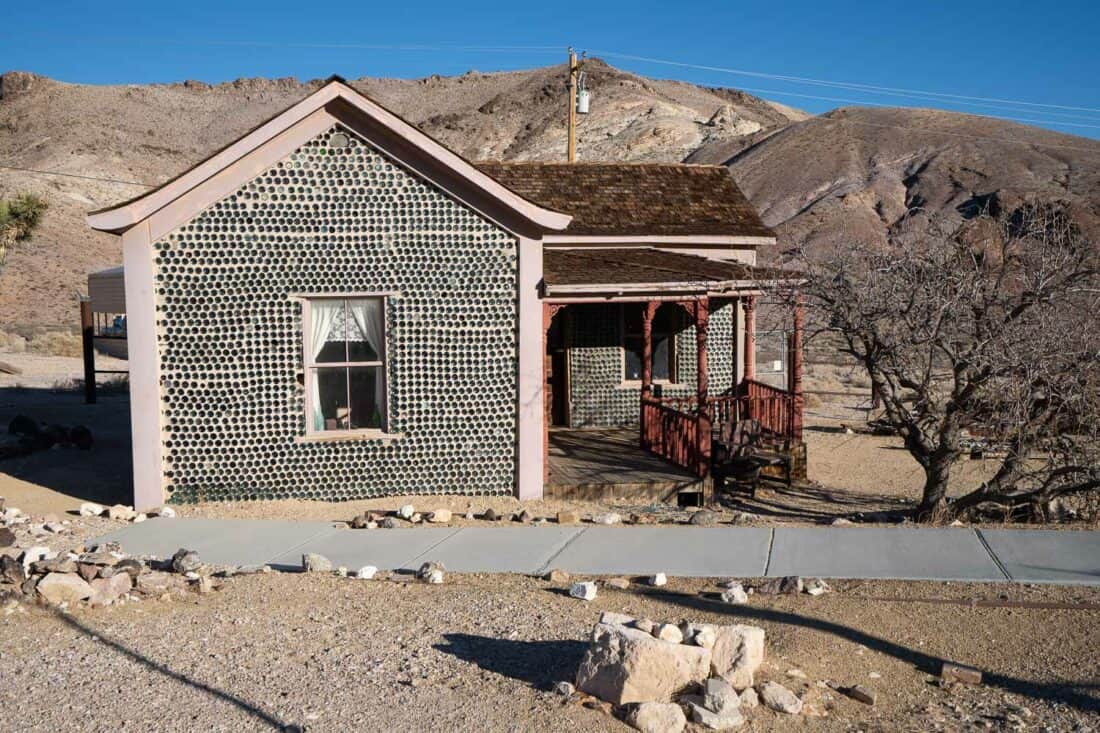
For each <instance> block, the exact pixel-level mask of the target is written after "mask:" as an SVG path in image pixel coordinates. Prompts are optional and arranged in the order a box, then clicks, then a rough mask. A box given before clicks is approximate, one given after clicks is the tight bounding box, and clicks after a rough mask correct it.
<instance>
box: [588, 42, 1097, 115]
mask: <svg viewBox="0 0 1100 733" xmlns="http://www.w3.org/2000/svg"><path fill="white" fill-rule="evenodd" d="M589 50H590V51H591V53H595V54H599V55H601V56H610V57H612V58H620V59H629V60H632V61H644V62H647V63H651V64H663V65H665V66H679V67H682V68H687V69H700V70H703V71H718V72H722V73H725V74H736V75H738V76H754V77H759V78H763V79H778V80H780V81H789V82H797V83H800V84H816V85H819V86H831V87H841V88H849V89H861V90H864V91H869V92H878V93H883V94H895V95H900V96H913V95H926V96H929V97H940V98H945V99H961V100H971V101H977V102H996V103H1003V104H1020V105H1025V106H1028V107H1044V108H1048V109H1065V110H1071V111H1076V112H1097V113H1100V109H1097V108H1094V107H1074V106H1069V105H1064V104H1047V103H1043V102H1029V101H1027V100H1022V99H998V98H996V97H974V96H969V95H965V94H948V93H945V92H929V91H922V90H919V89H904V88H901V87H884V86H876V85H874V84H859V83H856V82H839V81H830V80H827V79H813V78H810V77H804V76H788V75H784V74H770V73H766V72H763V71H748V70H745V69H731V68H727V67H722V66H706V65H703V64H691V63H687V62H684V61H671V60H668V59H658V58H653V57H651V56H636V55H633V54H625V53H619V52H617V51H600V50H596V49H589Z"/></svg>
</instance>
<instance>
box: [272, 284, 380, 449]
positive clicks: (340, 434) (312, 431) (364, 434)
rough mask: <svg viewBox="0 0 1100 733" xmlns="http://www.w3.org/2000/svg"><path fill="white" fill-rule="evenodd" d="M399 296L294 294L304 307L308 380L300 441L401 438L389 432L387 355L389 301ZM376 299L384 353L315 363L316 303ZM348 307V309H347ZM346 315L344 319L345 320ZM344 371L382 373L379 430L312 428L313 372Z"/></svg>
mask: <svg viewBox="0 0 1100 733" xmlns="http://www.w3.org/2000/svg"><path fill="white" fill-rule="evenodd" d="M397 295H399V294H398V293H393V292H381V293H377V292H371V293H361V292H355V293H303V294H295V295H293V296H292V297H293V298H294V299H296V300H298V301H300V302H301V304H302V364H303V374H304V378H305V411H304V412H305V436H304V437H301V438H299V440H305V441H329V440H354V439H364V438H385V439H389V438H397V437H400V435H397V434H395V433H391V432H389V431H388V428H389V426H390V419H391V415H390V410H389V407H390V395H389V384H390V380H389V374H388V369H387V361H386V353H387V351H388V350H389V340H390V334H389V329H388V328H386V327H385V324H387V323H388V315H389V307H390V303H389V300H390V298H391V297H393V296H397ZM367 299H376V300H378V301H379V302H380V304H381V308H382V323H383V329H382V353H381V354H379V355H378V356H379V359H378V360H377V361H344V362H335V361H327V362H322V363H320V364H318V363H316V362H314V360H313V353H312V349H310V347H309V340H310V334H311V333H312V332H313V303H314V302H316V301H319V300H344V301H347V300H367ZM346 307H347V306H346V305H345V308H346ZM346 317H347V316H346V313H345V319H346ZM341 367H342V368H344V369H348V368H350V367H378V368H379V373H380V375H381V378H382V404H381V406H380V408H381V409H380V410H379V412H381V413H382V426H381V427H378V428H354V429H347V430H317V429H316V428H314V427H313V424H314V420H313V417H314V410H315V409H316V404H317V403H316V395H314V394H313V379H311V378H310V377H311V376H312V373H313V370H315V369H326V368H341ZM348 390H349V394H348V405H349V406H350V405H351V394H350V390H351V381H350V379H349V380H348Z"/></svg>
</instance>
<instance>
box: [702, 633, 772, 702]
mask: <svg viewBox="0 0 1100 733" xmlns="http://www.w3.org/2000/svg"><path fill="white" fill-rule="evenodd" d="M713 628H714V637H715V638H714V645H713V646H712V647H711V649H710V653H711V657H710V663H711V670H712V671H713V673H714V674H715V675H717V676H719V677H721V678H722V679H724V680H725V681H726V682H729V683H730V685H732V686H733V688H734V689H735V690H738V691H740V690H744V689H745V688H747V687H752V683H753V675H755V674H756V670H758V669H760V665H761V664H763V663H764V629H761V628H760V627H758V626H747V625H745V624H737V625H735V626H715V627H713Z"/></svg>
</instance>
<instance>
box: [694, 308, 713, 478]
mask: <svg viewBox="0 0 1100 733" xmlns="http://www.w3.org/2000/svg"><path fill="white" fill-rule="evenodd" d="M709 319H710V302H709V301H708V300H707V298H705V297H703V298H700V299H699V300H697V301H695V377H696V401H697V404H698V417H697V426H698V427H697V429H696V436H695V437H696V440H697V441H698V444H697V445H698V450H697V454H698V456H699V465H698V468H697V471H698V473H699V475H700V476H704V477H705V476H708V475H710V441H711V434H710V433H711V421H710V405H709V404H707V386H708V385H707V382H708V376H709V375H708V374H707V323H708V321H709Z"/></svg>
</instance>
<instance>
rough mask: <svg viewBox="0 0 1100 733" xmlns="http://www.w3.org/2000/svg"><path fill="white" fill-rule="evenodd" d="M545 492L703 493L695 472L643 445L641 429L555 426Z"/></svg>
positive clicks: (578, 495) (656, 496) (580, 495)
mask: <svg viewBox="0 0 1100 733" xmlns="http://www.w3.org/2000/svg"><path fill="white" fill-rule="evenodd" d="M549 441H550V446H549V452H550V455H549V464H550V476H549V481H548V482H547V487H546V493H545V495H546V497H547V498H556V499H565V498H569V499H593V500H599V499H608V498H615V499H652V500H668V499H671V498H675V495H676V494H678V493H681V492H685V491H687V492H699V491H702V490H703V486H704V482H703V481H701V480H700V479H699V477H698V476H696V475H695V474H693V473H691V472H689V471H686V470H684V469H682V468H679V467H678V466H675V465H673V464H672V463H670V462H668V461H666V460H664V459H662V458H659V457H658V456H655V455H653V454H651V453H647V452H646V451H644V450H642V448H641V447H639V444H638V429H637V428H604V429H598V430H569V429H551V430H550V435H549Z"/></svg>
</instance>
